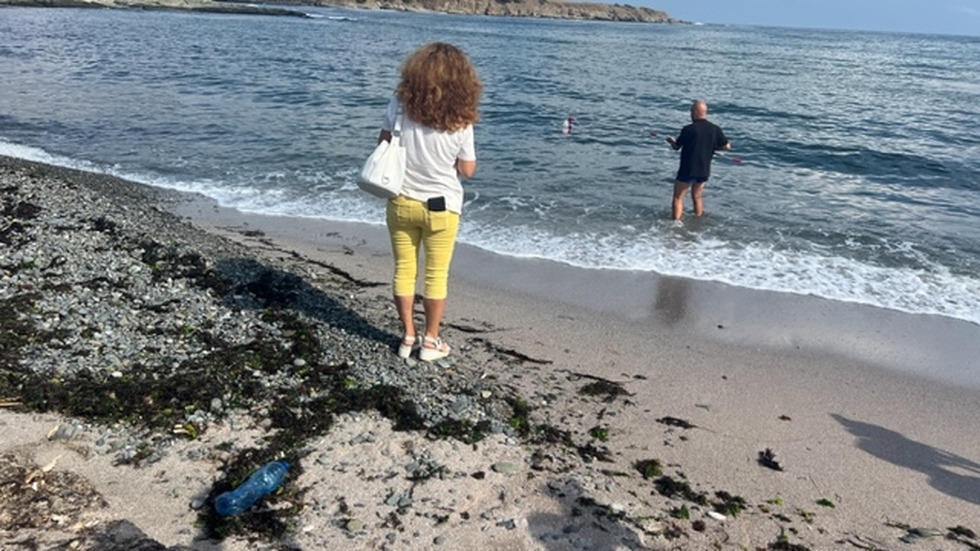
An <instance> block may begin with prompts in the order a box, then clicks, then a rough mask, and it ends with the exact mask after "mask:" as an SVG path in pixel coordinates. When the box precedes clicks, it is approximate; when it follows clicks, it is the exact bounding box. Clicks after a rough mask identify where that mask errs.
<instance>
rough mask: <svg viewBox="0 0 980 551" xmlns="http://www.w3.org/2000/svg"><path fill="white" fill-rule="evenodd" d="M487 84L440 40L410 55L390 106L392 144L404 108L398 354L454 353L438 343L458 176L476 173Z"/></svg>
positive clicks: (394, 223) (394, 214)
mask: <svg viewBox="0 0 980 551" xmlns="http://www.w3.org/2000/svg"><path fill="white" fill-rule="evenodd" d="M482 92H483V84H482V83H481V82H480V79H479V77H478V76H477V74H476V69H475V68H474V67H473V65H472V64H471V63H470V60H469V58H468V57H467V56H466V54H465V53H463V51H462V50H460V49H459V48H457V47H455V46H453V45H451V44H445V43H441V42H436V43H432V44H428V45H426V46H423V47H422V48H420V49H418V50H417V51H415V52H414V53H413V54H411V55H410V56H408V58H407V59H406V60H405V63H404V65H403V66H402V74H401V81H400V82H399V83H398V86H397V87H396V88H395V97H394V98H393V99H392V100H391V103H389V104H388V111H387V113H386V114H385V121H384V125H383V126H382V129H381V134H380V136H379V137H378V140H379V142H380V140H386V141H387V140H390V139H391V130H392V128H394V126H395V119H396V117H397V116H398V112H399V109H400V110H401V112H402V113H403V114H404V116H403V117H402V119H403V120H402V127H401V133H402V134H401V143H402V144H404V147H405V150H406V163H405V164H406V168H405V181H404V184H403V187H402V191H401V195H399V196H398V197H396V198H394V199H391V200H389V201H388V207H387V216H386V218H387V224H388V233H389V234H390V235H391V250H392V252H393V253H394V257H395V276H394V296H395V307H396V308H397V310H398V317H399V318H400V319H401V322H402V326H403V329H404V333H403V337H402V341H401V344H399V346H398V356H399V357H401V358H408V357H409V356H410V355H411V353H412V350H413V349H415V348H419V359H420V360H422V361H433V360H438V359H439V358H444V357H446V356H448V355H449V352H450V349H449V345H447V344H446V343H444V342H442V339H440V338H439V325H440V323H441V322H442V315H443V312H444V311H445V307H446V296H447V294H448V280H449V263H450V261H451V260H452V256H453V247H454V246H455V244H456V232H457V230H458V229H459V215H460V211H461V210H462V206H463V186H462V184H461V183H460V179H461V178H470V177H472V176H473V174H474V172H476V148H475V146H474V142H473V124H474V123H475V122H476V121H477V119H478V118H479V115H478V113H477V106H478V104H479V100H480V95H481V94H482ZM420 247H421V248H422V250H423V252H424V254H425V264H424V268H423V270H424V275H423V282H424V283H423V291H422V307H423V309H424V311H425V333H424V334H423V335H422V338H419V336H418V334H417V333H416V331H415V321H414V319H413V313H414V302H415V286H416V279H417V277H418V265H419V248H420Z"/></svg>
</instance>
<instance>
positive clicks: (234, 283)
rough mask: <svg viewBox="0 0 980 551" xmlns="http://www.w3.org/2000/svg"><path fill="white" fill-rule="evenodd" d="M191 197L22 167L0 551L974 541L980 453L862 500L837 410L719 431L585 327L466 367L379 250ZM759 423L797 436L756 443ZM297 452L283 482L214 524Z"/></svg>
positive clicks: (3, 397) (3, 304)
mask: <svg viewBox="0 0 980 551" xmlns="http://www.w3.org/2000/svg"><path fill="white" fill-rule="evenodd" d="M188 200H194V198H189V197H188V196H185V195H181V194H177V193H172V192H168V191H165V190H160V189H156V188H150V187H146V186H141V185H138V184H134V183H131V182H125V181H121V180H118V179H115V178H111V177H106V176H101V175H95V174H90V173H85V172H79V171H74V170H68V169H62V168H57V167H51V166H47V165H41V164H35V163H30V162H26V161H20V160H16V159H10V158H4V157H0V434H2V436H0V548H4V549H7V548H10V549H21V548H23V549H27V548H32V549H53V548H59V549H61V548H70V549H93V550H94V549H100V550H104V549H120V550H121V549H172V550H176V549H182V550H183V549H221V550H223V551H237V550H239V549H309V550H312V549H325V548H342V549H409V550H413V549H419V550H421V549H434V548H435V549H440V548H444V549H475V548H484V547H488V548H498V549H545V550H559V549H562V550H566V549H567V550H586V549H608V550H614V549H790V550H804V549H838V548H839V549H858V548H862V549H889V548H894V547H900V546H903V545H906V544H907V543H903V542H912V543H914V542H920V541H921V542H928V548H929V549H949V550H969V549H978V548H980V539H978V538H977V535H976V532H975V530H976V529H977V527H976V526H970V522H975V520H976V517H975V516H973V513H974V512H976V511H977V510H978V509H980V500H978V501H971V499H972V498H970V495H971V494H970V492H971V491H972V489H975V488H977V487H978V486H977V485H976V483H974V482H971V481H973V480H974V478H973V476H977V477H980V465H978V464H977V463H976V462H971V461H970V460H969V458H968V457H958V456H956V455H955V454H952V453H949V452H944V456H943V457H944V459H943V461H944V462H950V464H953V463H955V465H956V468H957V469H959V470H960V471H962V472H966V473H975V474H974V475H972V476H971V475H967V476H964V477H963V478H962V480H960V482H959V483H958V486H957V488H955V489H954V488H952V487H950V488H948V489H945V491H944V492H943V493H935V492H934V493H929V494H926V493H920V494H919V497H916V502H921V501H920V500H921V499H928V500H931V501H929V503H932V504H933V506H932V507H929V508H923V509H922V510H919V511H916V510H912V508H903V507H899V508H898V509H893V504H900V503H903V502H902V501H894V502H893V501H892V497H891V496H892V494H891V493H890V492H894V491H895V488H891V489H890V490H886V489H882V490H880V493H875V494H874V495H870V494H863V493H860V492H859V495H860V496H861V497H860V498H857V499H855V498H854V497H853V496H852V495H851V493H850V492H851V491H852V488H850V487H849V485H850V486H853V484H852V483H847V482H840V483H837V482H835V481H836V480H837V479H841V480H849V479H848V478H847V476H848V475H847V469H857V471H858V473H857V477H858V478H857V479H856V480H863V479H864V478H866V477H872V482H871V483H870V484H871V486H872V487H876V486H874V485H875V484H880V483H881V479H878V478H875V477H877V476H878V474H877V473H878V471H875V472H872V471H864V470H862V469H863V468H864V467H862V465H864V464H865V462H866V461H868V459H866V455H865V454H863V452H860V450H858V453H857V454H852V452H851V451H850V450H851V449H852V448H853V446H851V445H848V444H846V437H845V438H843V439H838V437H837V436H836V435H837V434H838V433H839V432H841V431H840V430H837V431H833V430H832V427H835V426H836V427H838V429H839V426H838V425H837V422H836V421H833V420H829V419H827V418H825V417H820V418H819V419H818V416H817V415H816V414H813V413H812V412H807V411H805V410H803V409H798V408H799V407H801V406H794V407H788V406H784V407H787V411H788V412H790V413H792V417H793V419H791V418H790V416H788V415H783V416H782V417H780V418H779V419H777V418H776V416H775V415H771V414H769V413H767V414H766V415H765V419H760V418H759V417H760V416H755V417H753V415H752V414H751V413H750V411H751V410H752V408H753V407H756V406H758V405H761V404H760V402H762V401H761V400H756V401H753V400H752V399H751V398H750V397H748V396H746V397H745V398H742V397H737V398H736V399H735V400H736V403H738V404H739V405H740V406H739V407H740V410H739V413H738V414H737V415H735V416H732V415H729V416H724V414H723V417H717V416H715V417H712V415H713V414H712V413H711V412H712V411H713V410H712V408H720V409H721V411H722V412H724V411H725V410H726V405H725V403H726V402H725V401H724V400H722V399H721V398H719V399H717V400H716V403H715V404H700V403H698V404H697V405H692V404H691V401H690V400H689V399H687V398H682V399H680V400H674V399H673V398H672V396H673V395H683V394H684V393H685V392H687V388H688V387H687V386H685V384H684V383H682V382H681V381H680V380H670V379H669V378H664V379H662V380H661V381H659V382H658V383H657V384H656V385H651V384H649V381H648V379H649V377H650V376H651V372H650V371H643V372H640V371H630V370H629V369H628V368H625V367H623V368H618V370H617V375H615V376H608V375H604V374H603V373H604V371H603V369H604V368H603V366H602V365H600V364H599V363H596V364H595V365H594V369H593V368H592V367H585V368H579V367H576V365H577V364H576V363H575V361H572V360H571V358H572V357H580V358H586V357H587V356H588V354H586V353H585V352H584V351H580V347H578V346H577V344H576V343H577V341H574V340H568V341H561V340H560V339H559V340H556V341H554V342H553V346H550V347H549V348H548V350H551V352H548V353H542V352H540V351H539V350H538V347H537V345H528V346H527V347H526V348H525V347H523V346H515V345H514V344H513V343H514V342H515V339H514V335H515V327H504V326H502V325H500V324H499V323H493V322H492V321H487V319H493V318H490V317H489V314H490V312H486V313H487V317H484V318H480V319H478V318H476V317H467V316H461V315H459V314H456V315H454V316H452V317H450V318H448V319H447V325H446V328H445V331H444V335H445V336H446V337H447V338H448V340H449V342H451V343H452V344H453V345H454V348H455V351H456V352H455V353H454V354H453V355H452V356H451V357H450V358H447V359H446V360H443V361H440V362H438V363H435V364H423V363H418V362H416V361H414V360H408V361H407V362H406V361H402V360H399V359H398V358H397V356H396V355H395V353H394V346H395V345H396V344H397V342H398V340H399V335H398V334H397V323H396V319H397V318H396V316H395V313H394V311H393V309H392V306H391V304H390V297H389V287H388V282H387V281H385V280H384V279H385V278H382V277H375V276H374V275H372V274H374V273H375V272H374V271H372V270H370V269H366V268H365V269H361V268H357V269H356V270H355V269H353V268H352V266H354V267H357V266H360V264H358V262H359V261H358V260H357V259H358V258H359V257H363V255H365V252H364V251H363V250H361V249H360V248H357V247H344V248H341V249H338V250H337V251H336V252H321V253H318V254H317V255H316V256H312V255H308V254H306V253H304V252H298V251H297V250H295V249H290V248H286V247H284V246H283V245H282V243H280V242H278V241H276V240H274V239H271V238H269V236H267V235H266V234H264V233H263V231H261V230H256V229H253V228H249V227H247V226H235V227H231V228H226V229H225V231H224V233H227V234H229V235H231V234H233V235H234V236H235V237H234V238H233V239H229V238H227V237H225V236H221V235H219V234H218V233H217V232H210V231H209V232H205V231H201V230H200V229H198V228H196V227H195V226H193V225H191V224H189V223H188V222H187V221H185V220H183V219H181V218H179V217H177V216H175V215H174V214H172V212H174V211H175V210H177V209H176V207H177V206H178V205H181V204H184V203H186V202H187V201H188ZM365 274H367V275H365ZM562 318H563V316H556V317H554V318H553V319H554V320H555V321H554V324H555V325H556V326H558V325H560V324H561V323H562V321H561V320H562ZM508 319H511V320H512V321H513V322H514V323H517V322H516V319H517V318H514V317H509V318H508ZM523 327H524V328H523V329H521V330H520V331H519V333H525V334H528V333H530V334H533V333H534V331H535V330H537V329H539V328H540V326H539V325H535V326H534V329H532V328H531V327H530V326H523ZM544 329H548V328H544ZM553 329H559V330H560V329H561V328H559V327H556V328H553ZM645 338H649V337H645ZM518 340H519V339H518ZM530 340H531V342H533V341H535V338H534V337H532V338H531V339H530ZM563 348H564V352H562V349H563ZM592 348H594V346H593V347H592ZM573 350H574V351H578V352H572V351H573ZM637 350H638V349H637ZM570 354H578V356H570ZM695 354H696V355H700V357H702V358H705V357H707V356H705V355H706V354H708V351H707V349H703V350H699V351H696V352H695ZM606 355H607V356H608V352H607V353H606ZM739 356H740V354H739V353H736V352H735V351H734V350H732V351H730V352H729V353H728V354H727V356H726V357H725V358H724V359H723V360H718V361H723V362H724V363H725V364H726V365H725V366H724V369H725V373H731V374H732V377H729V375H725V376H724V377H717V378H715V377H711V380H712V381H714V382H709V380H708V377H709V374H710V373H713V372H714V371H713V369H714V368H712V367H710V366H711V365H712V364H714V363H715V360H710V361H709V362H708V363H706V364H705V366H704V368H703V370H702V371H701V372H700V373H698V374H697V377H696V378H698V379H699V380H700V383H699V385H700V387H701V389H702V390H705V389H711V388H715V387H716V386H717V387H718V388H725V387H726V386H727V385H732V384H736V383H733V382H732V381H731V378H748V377H749V374H748V372H746V371H744V370H742V369H741V368H739V367H738V365H739V362H740V359H739ZM646 357H649V356H646ZM563 358H564V359H563ZM712 358H713V356H712ZM627 359H628V360H629V358H627ZM675 360H676V359H675ZM753 361H754V362H755V361H758V359H756V360H753ZM670 364H671V362H670V361H668V359H667V358H661V359H660V360H659V361H658V362H657V370H658V371H660V372H663V373H667V372H668V371H669V368H668V366H669V365H670ZM624 365H625V364H624ZM753 368H755V365H753ZM736 374H737V375H736ZM769 380H770V381H771V384H773V385H778V384H779V382H778V380H774V379H773V378H772V377H769ZM805 381H806V376H805V375H804V374H803V372H802V371H800V372H797V373H795V376H794V381H793V384H794V385H799V384H805ZM877 384H880V385H885V384H886V383H885V382H884V381H880V380H879V381H878V382H877ZM852 386H858V385H849V386H845V387H844V388H849V387H852ZM744 388H746V389H748V388H752V387H751V386H746V387H744ZM651 389H654V390H656V391H657V393H658V396H659V398H657V399H653V398H651V397H650V396H649V395H648V394H649V392H650V390H651ZM763 392H765V393H767V394H769V397H770V399H774V398H775V397H774V396H773V395H772V394H771V391H770V389H763ZM811 392H813V390H812V389H811ZM920 393H921V392H920ZM882 394H887V393H885V392H882ZM837 399H838V400H842V401H841V404H844V403H845V402H844V401H843V400H845V398H844V397H842V396H838V398H837ZM859 400H864V398H863V397H859ZM743 402H747V404H745V405H744V406H742V403H743ZM855 403H856V404H860V403H861V402H860V401H858V402H855ZM680 404H686V405H684V406H682V405H680ZM727 407H732V406H727ZM818 407H819V405H818ZM840 407H841V408H842V411H844V412H847V413H848V415H850V416H852V417H855V416H861V415H863V414H862V413H861V411H860V410H859V409H856V408H858V406H846V405H841V406H840ZM910 407H911V406H910ZM695 415H697V416H699V417H698V418H695V417H694V416H695ZM732 417H740V418H744V421H741V422H734V423H732V424H731V426H733V427H736V430H738V431H740V432H739V433H738V434H732V433H731V432H730V431H731V430H732V429H728V428H726V427H728V426H729V424H728V421H729V420H734V419H730V418H732ZM926 418H927V417H924V418H923V419H926ZM753 419H755V421H754V422H755V423H756V424H759V423H761V424H762V425H764V426H768V427H773V428H767V429H766V430H767V431H769V432H770V433H781V434H785V437H784V438H783V439H782V440H781V442H783V444H782V447H778V448H777V449H776V450H773V449H770V448H769V447H765V446H762V445H759V444H758V443H759V442H760V440H758V439H757V438H754V437H752V436H749V435H751V434H755V432H753V431H754V429H753V428H752V426H753ZM842 422H846V423H850V424H849V425H847V426H848V428H849V430H852V431H854V432H855V434H858V433H859V432H858V431H859V430H860V427H859V426H858V425H857V424H854V423H853V422H851V421H848V420H844V421H842ZM826 423H830V424H829V425H827V424H826ZM707 424H711V425H713V426H712V427H708V426H706V425H707ZM780 431H782V432H780ZM812 434H818V435H819V436H818V437H817V438H816V440H814V439H813V438H812V437H811V436H808V435H812ZM845 436H846V432H845ZM964 437H965V438H967V439H969V438H971V437H972V436H969V435H967V436H964ZM797 442H803V444H801V445H797V444H796V443H797ZM745 445H748V446H755V447H754V448H753V447H750V448H749V449H750V450H752V452H751V454H752V456H751V457H749V456H748V455H746V454H745V453H744V449H743V448H744V447H745ZM827 447H830V448H831V450H830V451H829V452H828V451H827V450H825V448H827ZM889 449H890V448H889ZM784 450H785V453H784ZM755 451H758V452H759V454H758V457H755V456H754V454H755ZM828 453H829V455H828ZM910 453H911V452H910ZM915 453H919V452H915ZM917 456H918V455H917ZM278 459H284V460H287V461H289V462H290V463H291V465H292V467H291V469H290V471H289V474H288V476H287V480H286V483H285V484H284V485H283V487H282V488H281V489H280V490H279V491H278V492H276V493H275V494H274V495H271V496H269V497H267V498H266V499H264V500H263V501H262V502H260V503H259V504H258V505H256V506H255V507H254V508H253V510H250V511H249V512H247V513H245V514H243V515H241V516H240V517H233V518H220V517H218V516H217V515H216V514H215V513H214V512H213V506H212V504H213V500H214V498H215V497H216V496H217V495H219V494H220V493H222V492H224V491H226V490H228V489H230V488H232V487H233V486H235V485H237V484H238V483H240V482H241V481H242V480H243V479H244V478H245V477H246V476H247V475H248V474H249V472H251V471H252V470H253V469H255V468H256V467H258V466H260V465H262V464H264V463H266V462H267V461H271V460H278ZM870 460H871V461H874V458H871V459H870ZM810 461H813V463H812V464H810V463H809V462H810ZM872 465H876V463H872ZM844 466H846V468H844ZM876 468H878V467H876ZM880 471H881V472H882V473H886V474H882V475H881V476H885V477H886V478H885V480H892V481H894V480H904V478H903V477H905V473H904V471H901V470H899V471H897V472H896V473H895V474H894V475H891V474H887V473H888V472H890V471H889V469H888V468H881V469H880ZM711 473H715V474H714V475H713V476H712V475H711ZM933 475H934V476H938V475H939V473H938V472H936V473H933ZM940 478H941V477H940ZM875 480H877V481H878V482H875ZM896 484H898V485H899V486H900V485H901V484H904V482H903V483H896ZM944 488H945V487H944ZM934 494H936V495H934ZM929 515H933V516H929ZM924 517H925V518H929V519H931V520H929V521H927V522H923V521H922V520H921V519H922V518H924Z"/></svg>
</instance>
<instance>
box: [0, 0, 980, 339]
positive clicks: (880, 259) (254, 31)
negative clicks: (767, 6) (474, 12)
mask: <svg viewBox="0 0 980 551" xmlns="http://www.w3.org/2000/svg"><path fill="white" fill-rule="evenodd" d="M302 9H303V10H305V11H307V12H308V13H309V14H310V15H311V17H309V18H293V17H266V16H246V15H228V14H199V13H189V12H164V11H138V10H132V11H125V10H79V9H34V8H6V9H0V154H5V155H10V156H15V157H21V158H26V159H31V160H37V161H42V162H48V163H53V164H59V165H67V166H72V167H76V168H83V169H87V170H93V171H97V172H104V173H109V174H114V175H118V176H123V177H126V178H129V179H132V180H136V181H140V182H144V183H149V184H152V185H155V186H161V187H167V188H175V189H179V190H186V191H194V192H200V193H203V194H205V195H208V196H210V197H212V198H214V199H216V200H217V201H219V202H220V203H221V204H222V205H224V206H228V207H233V208H236V209H240V210H242V211H248V212H256V213H268V214H278V215H286V216H295V217H315V218H323V219H330V220H343V221H357V222H367V223H371V224H382V223H383V202H381V201H379V200H377V199H374V198H372V197H370V196H367V195H365V194H363V193H362V192H360V191H359V190H358V189H357V187H356V185H355V183H354V177H355V175H356V173H357V171H358V168H359V167H360V165H361V163H362V162H363V160H364V158H366V156H367V155H368V153H369V152H370V151H371V149H372V147H373V145H374V143H375V141H376V138H377V133H378V129H379V126H380V124H381V119H382V115H383V112H384V107H385V105H386V104H387V102H388V100H389V98H390V97H391V93H392V90H393V88H394V86H395V84H396V82H397V78H398V70H399V66H400V63H401V61H402V60H403V59H404V57H405V56H406V55H407V54H408V53H410V52H411V51H412V50H414V49H415V48H417V47H418V46H420V45H422V44H424V43H427V42H430V41H436V40H440V41H448V42H452V43H455V44H457V45H459V46H461V47H462V48H463V49H465V50H466V51H467V52H468V54H469V55H470V57H471V58H472V60H473V62H474V63H475V65H476V66H477V68H478V71H479V73H480V76H481V78H482V80H483V82H484V84H485V93H484V96H483V101H482V105H481V114H482V118H481V120H480V121H479V123H478V124H477V126H476V142H477V155H478V158H479V161H478V162H479V168H478V171H477V176H476V178H474V179H472V180H470V181H468V182H466V184H465V188H466V202H465V205H464V217H463V225H462V228H461V234H460V240H461V241H462V242H465V243H469V244H471V245H475V246H477V247H480V248H483V249H486V250H489V251H493V252H495V253H499V254H501V255H509V256H514V257H533V258H545V259H551V260H555V261H559V262H564V263H568V264H571V265H575V266H580V267H586V268H595V269H612V270H636V271H647V272H656V273H660V274H665V275H674V276H683V277H689V278H696V279H702V280H713V281H719V282H725V283H729V284H732V285H736V286H743V287H750V288H756V289H767V290H773V291H780V292H787V293H802V294H812V295H817V296H821V297H826V298H830V299H836V300H841V301H851V302H859V303H865V304H870V305H875V306H879V307H883V308H890V309H896V310H901V311H905V312H911V313H923V314H939V315H942V316H948V317H951V318H956V319H960V320H967V321H970V322H973V323H980V125H978V122H980V38H978V37H956V36H930V35H917V34H886V33H860V32H853V31H827V30H807V29H783V28H765V27H747V26H715V25H697V26H695V25H657V24H637V23H611V22H581V21H561V20H535V19H522V18H491V17H479V16H451V15H443V14H425V13H398V12H390V11H369V10H345V9H332V8H302ZM698 98H703V99H705V100H707V101H708V103H709V106H710V113H709V119H710V120H712V121H714V122H716V123H718V124H719V125H721V126H722V127H723V128H724V129H725V132H726V134H727V135H728V137H729V138H730V139H731V141H732V143H733V145H734V149H733V150H732V151H730V152H728V153H726V154H725V155H723V156H719V157H717V158H716V159H715V161H714V164H713V171H712V178H711V180H710V181H709V183H708V184H707V187H706V189H705V192H704V196H705V203H706V210H707V214H706V215H705V216H704V217H703V218H701V219H696V218H694V217H693V216H691V213H690V198H688V204H687V206H688V214H687V216H686V217H685V220H684V221H682V222H674V221H671V220H669V214H670V197H671V189H672V178H673V175H674V173H675V171H676V168H677V161H678V157H677V154H676V153H675V152H673V151H672V150H671V149H670V148H669V147H668V146H667V145H666V144H665V143H664V137H666V136H668V135H674V134H676V133H677V132H678V131H679V130H680V128H681V127H682V126H683V125H684V124H686V123H687V122H689V115H688V108H689V105H690V103H691V101H692V100H694V99H698ZM569 116H572V117H574V118H575V120H576V124H575V125H574V127H573V129H572V132H571V133H570V134H565V133H563V132H562V125H563V122H564V121H565V120H566V118H567V117H569Z"/></svg>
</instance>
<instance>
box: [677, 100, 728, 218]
mask: <svg viewBox="0 0 980 551" xmlns="http://www.w3.org/2000/svg"><path fill="white" fill-rule="evenodd" d="M667 143H669V144H670V146H671V147H673V148H674V149H675V150H677V149H680V150H681V166H680V168H678V169H677V179H676V181H675V182H674V205H673V209H672V213H673V218H674V220H680V219H681V216H683V214H684V195H686V194H687V189H688V188H691V198H692V199H694V214H696V215H698V216H701V215H702V214H704V203H703V202H702V201H701V192H702V191H704V184H705V182H707V181H708V177H709V176H710V175H711V158H712V156H713V155H714V154H715V151H727V150H729V149H731V148H732V144H731V142H729V141H728V138H726V137H725V133H724V132H722V130H721V127H719V126H718V125H716V124H713V123H710V122H708V104H707V103H705V102H704V100H697V101H695V102H694V103H693V104H691V124H689V125H687V126H685V127H684V128H682V129H681V135H680V136H678V137H677V138H676V139H675V138H674V137H673V136H670V137H668V138H667Z"/></svg>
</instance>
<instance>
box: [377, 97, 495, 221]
mask: <svg viewBox="0 0 980 551" xmlns="http://www.w3.org/2000/svg"><path fill="white" fill-rule="evenodd" d="M397 112H398V100H397V99H395V98H392V100H391V102H390V103H389V104H388V110H387V111H386V112H385V120H384V124H383V125H382V127H381V128H382V129H384V130H387V131H389V132H390V131H391V130H392V129H393V128H394V127H395V116H396V114H397ZM402 115H403V116H402V136H401V143H402V146H403V147H404V148H405V183H404V184H403V186H402V193H401V194H402V195H404V196H406V197H409V198H411V199H415V200H417V201H422V202H425V201H427V200H429V199H431V198H432V197H439V196H443V197H445V198H446V210H450V211H452V212H455V213H457V214H458V213H460V212H462V209H463V186H462V184H461V183H460V181H459V175H458V174H457V173H456V160H457V159H461V160H463V161H475V160H476V147H475V145H474V143H473V125H472V124H468V125H466V127H465V128H463V129H461V130H457V131H456V132H443V131H441V130H436V129H434V128H430V127H428V126H425V125H424V124H422V123H417V122H415V121H413V120H412V119H410V118H409V117H408V116H407V115H405V114H404V112H403V113H402Z"/></svg>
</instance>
